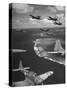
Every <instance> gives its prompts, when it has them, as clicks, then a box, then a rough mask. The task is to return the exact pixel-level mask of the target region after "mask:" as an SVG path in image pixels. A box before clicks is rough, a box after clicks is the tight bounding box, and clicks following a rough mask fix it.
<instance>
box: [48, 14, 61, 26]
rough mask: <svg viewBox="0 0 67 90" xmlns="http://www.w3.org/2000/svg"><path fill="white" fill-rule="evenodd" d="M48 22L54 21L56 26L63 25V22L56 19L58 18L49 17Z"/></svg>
mask: <svg viewBox="0 0 67 90" xmlns="http://www.w3.org/2000/svg"><path fill="white" fill-rule="evenodd" d="M48 20H52V21H54V24H56V25H62V23H61V22H57V21H58V18H56V17H55V18H53V17H51V16H49V18H48Z"/></svg>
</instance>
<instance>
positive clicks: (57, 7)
mask: <svg viewBox="0 0 67 90" xmlns="http://www.w3.org/2000/svg"><path fill="white" fill-rule="evenodd" d="M55 8H56V9H57V10H59V11H64V10H65V7H64V6H55Z"/></svg>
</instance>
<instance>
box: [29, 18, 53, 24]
mask: <svg viewBox="0 0 67 90" xmlns="http://www.w3.org/2000/svg"><path fill="white" fill-rule="evenodd" d="M29 20H30V22H31V23H32V24H35V25H46V26H47V25H53V21H50V20H48V19H47V18H43V19H42V20H36V19H32V18H29Z"/></svg>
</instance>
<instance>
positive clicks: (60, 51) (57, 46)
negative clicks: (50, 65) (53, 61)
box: [54, 40, 64, 53]
mask: <svg viewBox="0 0 67 90" xmlns="http://www.w3.org/2000/svg"><path fill="white" fill-rule="evenodd" d="M54 51H55V52H59V53H62V52H64V49H63V48H62V45H61V42H60V40H57V41H56V44H55V47H54Z"/></svg>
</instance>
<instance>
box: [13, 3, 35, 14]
mask: <svg viewBox="0 0 67 90" xmlns="http://www.w3.org/2000/svg"><path fill="white" fill-rule="evenodd" d="M12 7H13V9H15V10H16V12H17V13H28V12H32V11H33V10H34V7H32V6H30V5H28V4H21V3H13V5H12Z"/></svg>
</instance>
